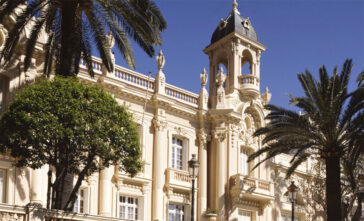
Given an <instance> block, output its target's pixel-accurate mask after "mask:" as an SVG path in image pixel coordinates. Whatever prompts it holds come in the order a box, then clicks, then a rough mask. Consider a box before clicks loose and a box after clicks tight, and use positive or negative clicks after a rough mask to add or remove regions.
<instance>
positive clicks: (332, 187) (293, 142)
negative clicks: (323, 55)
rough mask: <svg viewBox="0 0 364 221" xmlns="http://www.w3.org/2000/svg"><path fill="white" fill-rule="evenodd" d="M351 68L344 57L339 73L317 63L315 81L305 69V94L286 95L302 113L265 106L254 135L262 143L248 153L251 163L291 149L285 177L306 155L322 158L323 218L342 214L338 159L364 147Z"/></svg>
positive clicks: (360, 100)
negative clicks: (263, 117)
mask: <svg viewBox="0 0 364 221" xmlns="http://www.w3.org/2000/svg"><path fill="white" fill-rule="evenodd" d="M351 69H352V63H351V60H346V61H345V63H344V65H343V68H342V70H341V72H340V73H339V71H338V68H335V69H334V72H333V74H332V75H331V76H329V75H328V73H327V71H326V68H325V67H324V66H323V67H321V68H320V70H319V77H320V78H319V80H317V79H315V77H313V76H312V74H311V73H310V72H309V71H307V70H306V72H305V73H299V74H298V79H299V81H300V83H301V86H302V88H303V90H304V96H303V97H293V96H290V97H291V101H290V103H291V104H292V105H294V106H295V107H297V108H298V109H300V110H302V111H303V113H302V114H300V113H298V112H295V111H291V110H288V109H285V108H281V107H277V106H275V105H267V106H266V109H267V110H269V111H270V113H269V114H268V116H267V120H268V121H269V123H268V124H267V125H266V126H265V127H262V128H259V129H258V130H257V131H256V132H255V133H254V136H263V144H265V147H263V148H262V149H260V150H258V151H256V152H255V153H253V154H252V155H251V156H249V161H252V160H253V159H255V158H256V157H258V156H260V155H262V154H265V158H264V159H263V160H262V161H261V162H259V164H260V163H262V162H264V161H265V160H268V159H270V158H272V157H274V156H276V155H278V154H281V153H287V154H291V153H294V154H293V155H292V160H291V167H290V168H289V169H288V171H287V177H288V176H290V175H291V174H292V173H293V172H294V171H295V169H296V168H297V167H298V166H299V165H300V164H301V163H302V162H304V161H306V159H307V158H308V157H309V156H311V155H315V156H316V157H320V158H321V159H324V160H325V164H326V165H325V166H326V175H325V176H326V200H327V209H328V220H336V219H338V218H340V216H341V215H340V211H341V209H340V203H341V196H340V193H341V188H340V159H341V158H342V156H343V155H344V154H349V155H351V154H352V157H351V158H350V159H352V163H353V164H355V163H356V160H357V159H358V156H359V153H360V152H362V151H363V131H364V90H363V85H361V83H362V79H363V73H361V74H360V77H359V78H358V88H357V89H356V90H355V91H354V92H351V93H349V92H348V82H349V77H350V72H351ZM348 159H349V158H348ZM259 164H258V165H259ZM258 165H257V166H258Z"/></svg>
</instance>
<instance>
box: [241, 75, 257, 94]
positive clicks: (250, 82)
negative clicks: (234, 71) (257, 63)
mask: <svg viewBox="0 0 364 221" xmlns="http://www.w3.org/2000/svg"><path fill="white" fill-rule="evenodd" d="M239 89H240V92H241V93H243V94H247V95H248V96H252V97H253V98H258V97H259V78H258V77H256V76H255V75H252V74H242V75H240V76H239Z"/></svg>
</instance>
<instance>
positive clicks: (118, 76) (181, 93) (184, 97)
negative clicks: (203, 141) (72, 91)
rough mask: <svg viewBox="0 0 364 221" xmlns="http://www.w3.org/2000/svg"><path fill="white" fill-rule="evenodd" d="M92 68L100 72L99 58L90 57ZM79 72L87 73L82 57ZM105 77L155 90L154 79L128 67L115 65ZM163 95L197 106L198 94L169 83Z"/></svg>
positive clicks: (152, 91)
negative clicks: (111, 72) (112, 70)
mask: <svg viewBox="0 0 364 221" xmlns="http://www.w3.org/2000/svg"><path fill="white" fill-rule="evenodd" d="M92 68H93V70H94V72H95V74H96V75H101V74H102V61H101V59H100V58H96V57H92ZM80 72H82V73H85V74H87V64H86V62H85V60H84V59H81V61H80ZM107 77H109V78H112V79H115V80H116V81H120V82H123V83H126V84H128V85H131V86H134V87H138V88H140V89H143V90H146V89H147V90H148V91H150V92H151V93H154V92H155V85H154V84H155V83H154V82H155V79H154V78H152V77H150V78H148V76H146V75H144V74H141V73H138V72H135V71H132V70H130V69H127V68H124V67H121V66H118V65H115V68H114V72H113V74H112V75H108V76H107ZM165 95H166V96H167V97H170V98H172V99H174V100H176V101H178V102H181V103H184V104H187V105H191V106H193V107H197V105H198V104H197V103H198V94H195V93H192V92H189V91H186V90H183V89H181V88H178V87H175V86H173V85H170V84H166V86H165Z"/></svg>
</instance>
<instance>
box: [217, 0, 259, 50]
mask: <svg viewBox="0 0 364 221" xmlns="http://www.w3.org/2000/svg"><path fill="white" fill-rule="evenodd" d="M237 5H238V4H237V3H236V1H234V3H233V10H232V11H231V12H230V14H229V16H228V17H227V18H225V19H221V21H220V23H219V25H218V26H217V28H216V29H215V31H214V33H213V34H212V37H211V44H213V43H215V42H217V41H218V40H220V39H222V38H223V37H225V36H226V35H228V34H230V33H231V32H236V33H238V34H241V35H243V36H245V37H248V38H249V39H250V40H253V41H258V36H257V33H256V32H255V29H254V27H253V26H252V24H251V22H250V20H249V18H244V17H243V16H241V15H240V12H239V11H238V10H237Z"/></svg>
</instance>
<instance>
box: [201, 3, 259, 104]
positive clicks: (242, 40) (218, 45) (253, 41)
mask: <svg viewBox="0 0 364 221" xmlns="http://www.w3.org/2000/svg"><path fill="white" fill-rule="evenodd" d="M237 6H238V4H237V3H236V0H234V2H233V9H232V10H231V12H230V14H229V16H228V17H227V18H226V19H222V20H221V22H220V24H219V25H218V27H217V28H216V30H215V32H214V33H213V35H212V38H211V44H210V45H208V46H207V47H206V48H205V49H204V52H205V53H206V54H207V55H208V56H209V61H210V65H209V71H210V76H209V78H210V83H209V93H210V95H209V100H210V106H211V107H216V108H222V107H224V108H230V109H233V108H234V107H235V106H236V105H235V104H236V102H237V101H238V100H239V99H240V98H241V97H242V99H245V100H249V101H251V100H253V99H258V98H259V97H260V55H261V53H262V52H263V51H265V46H264V45H263V44H261V43H260V42H259V41H258V38H257V33H256V32H255V30H254V28H253V26H252V24H251V23H250V20H249V18H243V17H242V16H241V15H240V13H239V11H238V9H237ZM224 75H226V76H224ZM221 80H223V81H222V82H221ZM224 96H225V98H226V99H225V101H224V99H223V97H224Z"/></svg>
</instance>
